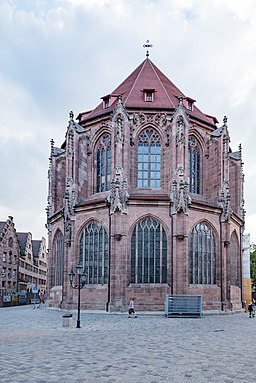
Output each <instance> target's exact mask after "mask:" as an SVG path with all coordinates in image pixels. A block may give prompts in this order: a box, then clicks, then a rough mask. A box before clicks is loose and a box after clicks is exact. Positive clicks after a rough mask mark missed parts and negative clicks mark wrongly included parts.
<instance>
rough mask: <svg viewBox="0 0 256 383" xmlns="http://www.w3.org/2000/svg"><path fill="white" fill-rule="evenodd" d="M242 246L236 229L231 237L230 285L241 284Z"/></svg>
mask: <svg viewBox="0 0 256 383" xmlns="http://www.w3.org/2000/svg"><path fill="white" fill-rule="evenodd" d="M240 268H241V266H240V247H239V239H238V235H237V233H236V231H235V230H234V231H233V232H232V234H231V237H230V261H229V270H230V285H232V286H240V278H239V275H240Z"/></svg>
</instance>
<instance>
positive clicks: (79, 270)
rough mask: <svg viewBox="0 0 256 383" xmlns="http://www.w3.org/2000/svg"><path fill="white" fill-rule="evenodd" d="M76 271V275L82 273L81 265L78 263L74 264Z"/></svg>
mask: <svg viewBox="0 0 256 383" xmlns="http://www.w3.org/2000/svg"><path fill="white" fill-rule="evenodd" d="M76 272H77V274H78V275H82V272H83V266H82V265H81V264H80V263H78V265H76Z"/></svg>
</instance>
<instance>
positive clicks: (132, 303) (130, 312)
mask: <svg viewBox="0 0 256 383" xmlns="http://www.w3.org/2000/svg"><path fill="white" fill-rule="evenodd" d="M134 300H135V298H132V299H131V301H130V303H129V310H128V318H131V315H133V316H134V318H137V315H136V313H135V309H134Z"/></svg>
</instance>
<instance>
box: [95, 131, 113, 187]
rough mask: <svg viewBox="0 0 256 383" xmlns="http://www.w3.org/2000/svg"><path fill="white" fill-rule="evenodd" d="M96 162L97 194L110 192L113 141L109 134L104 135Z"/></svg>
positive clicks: (100, 141)
mask: <svg viewBox="0 0 256 383" xmlns="http://www.w3.org/2000/svg"><path fill="white" fill-rule="evenodd" d="M96 161H97V164H96V172H97V176H96V192H97V193H99V192H103V191H106V190H110V172H111V140H110V135H109V134H104V135H103V136H102V137H101V138H100V140H99V142H98V146H97V160H96Z"/></svg>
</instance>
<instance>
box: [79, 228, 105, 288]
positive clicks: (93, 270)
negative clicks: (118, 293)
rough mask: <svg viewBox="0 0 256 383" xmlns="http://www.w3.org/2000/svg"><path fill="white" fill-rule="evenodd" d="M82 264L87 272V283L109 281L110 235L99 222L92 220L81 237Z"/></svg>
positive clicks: (95, 283) (98, 283)
mask: <svg viewBox="0 0 256 383" xmlns="http://www.w3.org/2000/svg"><path fill="white" fill-rule="evenodd" d="M79 254H80V258H79V259H80V264H82V265H83V268H84V270H85V272H86V274H87V284H89V285H103V284H107V283H108V236H107V232H106V230H105V228H104V227H103V225H102V224H101V223H99V222H91V223H90V224H88V225H87V226H86V227H84V229H83V231H82V235H81V238H80V252H79Z"/></svg>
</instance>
